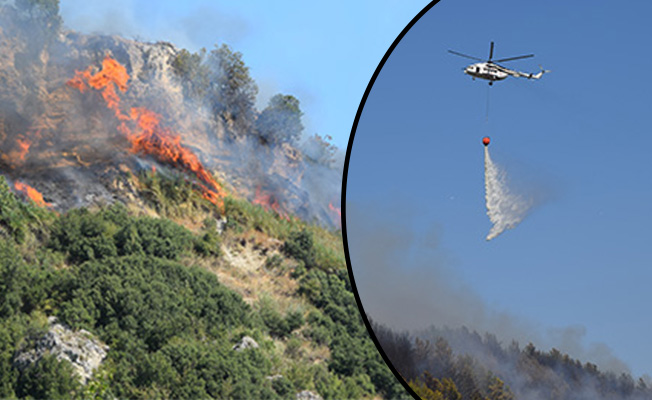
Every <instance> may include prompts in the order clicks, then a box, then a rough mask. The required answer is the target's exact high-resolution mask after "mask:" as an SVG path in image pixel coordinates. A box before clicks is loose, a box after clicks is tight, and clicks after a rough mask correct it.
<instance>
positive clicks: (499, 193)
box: [482, 136, 533, 240]
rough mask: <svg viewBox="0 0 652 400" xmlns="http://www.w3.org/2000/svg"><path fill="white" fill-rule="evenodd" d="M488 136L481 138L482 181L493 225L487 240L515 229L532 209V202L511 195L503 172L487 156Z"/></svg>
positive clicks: (488, 212)
mask: <svg viewBox="0 0 652 400" xmlns="http://www.w3.org/2000/svg"><path fill="white" fill-rule="evenodd" d="M490 142H491V139H490V138H489V137H488V136H485V137H484V138H482V144H484V181H485V199H486V201H487V215H488V216H489V221H491V223H492V224H493V226H492V227H491V230H490V231H489V234H488V235H487V240H491V239H494V238H495V237H497V236H498V235H500V234H501V233H503V232H504V231H505V230H506V229H512V228H514V227H516V226H517V225H518V224H519V223H520V222H521V221H522V220H523V218H525V216H526V215H527V213H528V211H529V210H530V208H531V207H532V205H533V204H532V201H531V200H528V199H525V198H524V197H523V196H521V195H518V194H515V193H513V192H512V191H511V190H510V188H509V187H508V185H507V175H506V174H505V171H504V170H503V169H501V168H500V167H499V166H497V165H496V164H494V163H493V161H492V160H491V156H490V155H489V143H490Z"/></svg>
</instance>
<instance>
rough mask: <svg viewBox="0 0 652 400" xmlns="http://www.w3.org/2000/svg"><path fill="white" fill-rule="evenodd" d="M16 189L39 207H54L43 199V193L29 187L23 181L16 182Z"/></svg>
mask: <svg viewBox="0 0 652 400" xmlns="http://www.w3.org/2000/svg"><path fill="white" fill-rule="evenodd" d="M14 187H15V188H16V190H17V191H19V192H21V193H23V194H25V195H26V196H27V197H29V198H30V199H32V201H33V202H34V203H36V205H37V206H39V207H52V204H51V203H48V202H46V201H45V200H44V199H43V195H42V194H41V192H39V191H38V190H36V189H34V188H33V187H31V186H29V185H28V184H26V183H23V182H21V181H16V182H14Z"/></svg>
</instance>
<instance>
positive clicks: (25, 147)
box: [16, 138, 32, 161]
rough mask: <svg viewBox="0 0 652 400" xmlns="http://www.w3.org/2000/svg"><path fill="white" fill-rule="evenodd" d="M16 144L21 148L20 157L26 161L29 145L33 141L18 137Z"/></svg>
mask: <svg viewBox="0 0 652 400" xmlns="http://www.w3.org/2000/svg"><path fill="white" fill-rule="evenodd" d="M16 144H17V145H18V147H19V148H20V150H19V151H18V159H20V161H25V156H27V153H29V146H31V145H32V142H31V141H29V140H27V139H20V138H18V139H16Z"/></svg>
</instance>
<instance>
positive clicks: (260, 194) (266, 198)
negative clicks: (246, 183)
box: [252, 186, 290, 221]
mask: <svg viewBox="0 0 652 400" xmlns="http://www.w3.org/2000/svg"><path fill="white" fill-rule="evenodd" d="M252 203H253V204H258V205H259V206H261V207H263V208H264V209H265V210H267V211H269V210H270V209H271V210H273V211H274V212H275V213H277V214H278V215H279V216H280V217H282V218H285V219H286V220H288V221H289V220H290V217H289V216H288V213H287V212H285V210H284V209H283V207H282V206H281V204H279V202H278V200H277V199H276V197H274V196H273V195H272V194H271V193H269V192H265V191H263V190H261V189H260V186H258V187H256V197H255V198H254V200H253V201H252Z"/></svg>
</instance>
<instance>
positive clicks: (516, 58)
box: [494, 54, 534, 63]
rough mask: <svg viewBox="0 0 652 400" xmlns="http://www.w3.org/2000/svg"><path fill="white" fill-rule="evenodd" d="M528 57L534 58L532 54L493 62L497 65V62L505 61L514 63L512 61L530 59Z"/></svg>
mask: <svg viewBox="0 0 652 400" xmlns="http://www.w3.org/2000/svg"><path fill="white" fill-rule="evenodd" d="M530 57H534V54H528V55H525V56H518V57H509V58H501V59H500V60H494V62H497V63H499V62H505V61H514V60H520V59H522V58H530Z"/></svg>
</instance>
